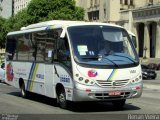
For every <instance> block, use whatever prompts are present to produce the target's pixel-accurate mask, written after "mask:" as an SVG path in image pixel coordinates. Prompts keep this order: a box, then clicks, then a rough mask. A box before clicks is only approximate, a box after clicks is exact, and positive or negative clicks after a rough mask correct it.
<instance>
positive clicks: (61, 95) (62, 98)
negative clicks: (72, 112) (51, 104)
mask: <svg viewBox="0 0 160 120" xmlns="http://www.w3.org/2000/svg"><path fill="white" fill-rule="evenodd" d="M57 102H58V104H59V106H60V108H63V109H67V107H68V106H67V103H68V102H67V100H66V93H65V90H64V89H63V88H61V89H60V90H59V91H58V93H57Z"/></svg>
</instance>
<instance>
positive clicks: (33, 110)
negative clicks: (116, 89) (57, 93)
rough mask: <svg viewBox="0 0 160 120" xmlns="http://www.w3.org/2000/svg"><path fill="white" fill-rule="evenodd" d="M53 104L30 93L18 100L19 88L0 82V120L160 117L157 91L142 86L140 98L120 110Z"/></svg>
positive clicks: (107, 106)
mask: <svg viewBox="0 0 160 120" xmlns="http://www.w3.org/2000/svg"><path fill="white" fill-rule="evenodd" d="M158 87H159V86H158ZM53 101H54V100H53V99H50V98H46V97H43V96H40V95H35V94H32V95H31V96H30V98H29V99H24V98H21V96H20V91H19V89H16V88H14V87H12V86H8V85H6V84H2V83H0V115H1V117H0V119H2V120H5V118H6V117H14V118H16V117H19V119H20V118H23V120H25V118H26V120H27V119H28V117H32V118H33V119H37V117H38V119H40V118H41V119H44V118H45V119H46V118H47V117H48V118H49V119H50V118H52V119H53V118H55V119H56V120H59V119H65V120H75V119H81V120H85V119H86V120H90V119H92V120H93V119H96V118H97V117H98V119H102V120H114V119H117V118H119V120H120V118H121V119H124V120H125V119H128V117H129V115H132V114H159V119H160V89H156V87H154V88H146V87H144V91H143V95H142V97H141V98H137V99H130V100H127V102H126V105H125V107H124V109H123V110H117V109H116V108H114V107H113V106H112V105H111V104H110V103H83V104H77V105H76V106H75V108H70V109H69V110H64V109H61V108H59V107H57V106H55V105H54V102H53ZM8 115H12V116H8ZM16 115H18V116H16ZM106 118H107V119H106ZM38 119H37V120H38ZM157 119H158V118H157Z"/></svg>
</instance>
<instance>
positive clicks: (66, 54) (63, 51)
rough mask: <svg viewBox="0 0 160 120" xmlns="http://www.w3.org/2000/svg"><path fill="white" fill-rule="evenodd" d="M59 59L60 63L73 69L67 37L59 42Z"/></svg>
mask: <svg viewBox="0 0 160 120" xmlns="http://www.w3.org/2000/svg"><path fill="white" fill-rule="evenodd" d="M57 57H58V61H59V62H61V63H63V64H64V65H66V66H67V67H71V58H70V51H69V44H68V40H67V38H66V37H65V38H59V39H58V40H57Z"/></svg>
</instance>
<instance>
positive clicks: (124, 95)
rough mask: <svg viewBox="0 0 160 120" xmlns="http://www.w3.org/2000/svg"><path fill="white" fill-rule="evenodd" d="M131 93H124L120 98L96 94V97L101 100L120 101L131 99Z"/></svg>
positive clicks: (106, 94)
mask: <svg viewBox="0 0 160 120" xmlns="http://www.w3.org/2000/svg"><path fill="white" fill-rule="evenodd" d="M130 94H131V93H130V92H122V93H121V95H119V96H109V94H108V93H96V94H95V97H96V98H97V99H100V100H109V99H118V98H128V97H130Z"/></svg>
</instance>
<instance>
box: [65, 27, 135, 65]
mask: <svg viewBox="0 0 160 120" xmlns="http://www.w3.org/2000/svg"><path fill="white" fill-rule="evenodd" d="M68 34H69V38H70V40H71V44H72V48H73V54H74V58H75V60H76V61H77V62H80V63H85V64H94V65H107V64H108V65H126V64H135V63H137V62H138V57H137V54H136V52H135V49H134V47H133V45H132V44H131V40H130V38H129V35H128V33H127V32H126V31H125V30H124V29H123V28H119V27H114V26H103V25H87V26H72V27H68Z"/></svg>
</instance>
